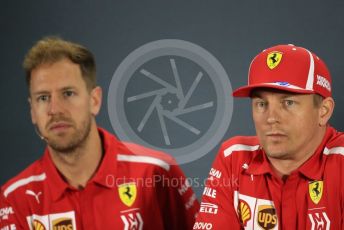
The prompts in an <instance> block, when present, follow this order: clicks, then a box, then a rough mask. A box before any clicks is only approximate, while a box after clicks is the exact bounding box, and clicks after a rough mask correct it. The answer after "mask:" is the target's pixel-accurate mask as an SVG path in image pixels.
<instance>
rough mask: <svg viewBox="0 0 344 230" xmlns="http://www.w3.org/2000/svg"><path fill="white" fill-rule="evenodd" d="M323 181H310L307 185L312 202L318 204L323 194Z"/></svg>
mask: <svg viewBox="0 0 344 230" xmlns="http://www.w3.org/2000/svg"><path fill="white" fill-rule="evenodd" d="M323 187H324V183H323V181H311V182H309V185H308V190H309V196H310V197H311V200H312V201H313V203H314V204H318V203H319V201H320V200H321V197H322V194H323Z"/></svg>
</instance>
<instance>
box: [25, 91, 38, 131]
mask: <svg viewBox="0 0 344 230" xmlns="http://www.w3.org/2000/svg"><path fill="white" fill-rule="evenodd" d="M27 101H28V102H29V105H30V114H31V122H32V124H34V125H36V124H37V120H36V115H35V113H34V112H33V110H32V100H31V97H28V98H27Z"/></svg>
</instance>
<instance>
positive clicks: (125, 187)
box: [118, 182, 137, 207]
mask: <svg viewBox="0 0 344 230" xmlns="http://www.w3.org/2000/svg"><path fill="white" fill-rule="evenodd" d="M118 194H119V198H120V199H121V201H122V202H123V204H125V205H126V206H128V207H130V206H132V205H133V203H134V201H135V199H136V194H137V188H136V184H135V183H134V182H133V183H126V184H121V185H119V186H118Z"/></svg>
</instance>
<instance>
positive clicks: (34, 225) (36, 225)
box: [32, 220, 46, 230]
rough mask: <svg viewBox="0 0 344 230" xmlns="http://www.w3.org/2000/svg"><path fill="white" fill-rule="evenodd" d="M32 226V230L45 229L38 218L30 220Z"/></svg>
mask: <svg viewBox="0 0 344 230" xmlns="http://www.w3.org/2000/svg"><path fill="white" fill-rule="evenodd" d="M32 228H33V229H34V230H46V228H45V226H44V224H42V223H41V222H40V221H38V220H33V222H32Z"/></svg>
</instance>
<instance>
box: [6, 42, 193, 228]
mask: <svg viewBox="0 0 344 230" xmlns="http://www.w3.org/2000/svg"><path fill="white" fill-rule="evenodd" d="M24 69H25V71H26V75H27V83H28V87H29V103H30V107H31V118H32V123H33V124H34V126H35V128H36V131H37V133H38V135H39V136H40V137H41V139H42V140H44V141H45V142H46V143H47V148H46V150H45V153H44V155H43V157H42V158H41V159H40V160H38V161H36V162H34V163H33V164H32V165H30V166H29V167H28V168H27V169H25V170H24V171H23V172H21V173H20V174H19V175H17V176H16V177H14V178H13V179H11V180H9V181H8V182H7V183H6V184H5V185H4V186H3V187H2V188H1V194H0V229H42V230H43V229H190V228H192V226H193V223H194V218H195V215H196V212H197V210H198V208H199V204H198V202H197V199H196V196H195V194H194V193H193V191H192V189H191V187H190V186H189V184H188V181H187V179H186V178H185V176H184V174H183V173H182V171H181V169H180V168H179V167H178V166H177V165H176V162H175V161H174V159H173V158H172V157H171V156H169V155H166V154H164V153H160V152H157V151H154V150H151V149H147V148H144V147H142V146H138V145H135V144H132V143H123V142H121V141H119V140H118V139H117V138H116V137H115V136H114V135H112V134H110V133H108V132H107V131H106V130H104V129H102V128H99V127H97V125H96V120H95V117H96V115H97V114H98V112H99V110H100V106H101V101H102V90H101V88H100V87H99V86H96V66H95V61H94V58H93V55H92V53H91V52H90V51H88V50H87V49H86V48H85V47H83V46H81V45H79V44H75V43H72V42H69V41H65V40H62V39H60V38H54V37H49V38H44V39H42V40H40V41H38V42H37V43H36V44H35V45H34V46H33V47H32V48H31V49H30V51H29V52H28V54H27V55H26V57H25V60H24Z"/></svg>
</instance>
